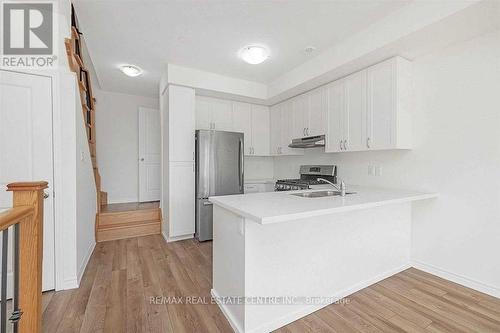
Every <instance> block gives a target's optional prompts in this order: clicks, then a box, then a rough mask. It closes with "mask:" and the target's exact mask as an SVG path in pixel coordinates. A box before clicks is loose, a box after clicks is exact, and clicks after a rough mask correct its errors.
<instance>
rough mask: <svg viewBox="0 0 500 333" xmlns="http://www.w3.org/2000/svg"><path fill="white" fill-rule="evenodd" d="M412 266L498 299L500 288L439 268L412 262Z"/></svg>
mask: <svg viewBox="0 0 500 333" xmlns="http://www.w3.org/2000/svg"><path fill="white" fill-rule="evenodd" d="M412 266H413V267H415V268H416V269H419V270H421V271H424V272H427V273H429V274H433V275H436V276H439V277H440V278H443V279H445V280H449V281H452V282H455V283H458V284H460V285H462V286H464V287H467V288H471V289H474V290H477V291H479V292H482V293H485V294H488V295H490V296H493V297H496V298H500V288H497V287H494V286H490V285H488V284H485V283H483V282H479V281H476V280H474V279H470V278H468V277H465V276H462V275H458V274H455V273H451V272H448V271H445V270H443V269H441V268H438V267H436V266H433V265H429V264H426V263H423V262H420V261H416V260H412Z"/></svg>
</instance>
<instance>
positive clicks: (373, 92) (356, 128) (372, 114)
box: [325, 57, 411, 152]
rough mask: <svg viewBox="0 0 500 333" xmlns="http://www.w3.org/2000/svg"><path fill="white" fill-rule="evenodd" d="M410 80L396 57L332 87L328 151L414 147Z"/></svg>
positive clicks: (407, 68)
mask: <svg viewBox="0 0 500 333" xmlns="http://www.w3.org/2000/svg"><path fill="white" fill-rule="evenodd" d="M409 79H410V63H409V62H408V61H407V60H404V59H402V58H400V57H396V58H392V59H389V60H387V61H384V62H382V63H379V64H377V65H374V66H372V67H369V68H368V69H365V70H362V71H359V72H356V73H354V74H352V75H349V76H347V77H345V78H343V79H341V80H338V81H335V82H332V83H331V84H329V85H328V86H327V89H328V113H327V114H328V117H327V118H328V121H327V124H328V130H327V145H326V148H325V151H326V152H341V151H364V150H382V149H409V148H411V120H410V113H409V108H408V103H409V92H410V85H409Z"/></svg>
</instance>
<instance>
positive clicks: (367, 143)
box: [366, 138, 371, 148]
mask: <svg viewBox="0 0 500 333" xmlns="http://www.w3.org/2000/svg"><path fill="white" fill-rule="evenodd" d="M366 147H368V148H371V147H370V138H366Z"/></svg>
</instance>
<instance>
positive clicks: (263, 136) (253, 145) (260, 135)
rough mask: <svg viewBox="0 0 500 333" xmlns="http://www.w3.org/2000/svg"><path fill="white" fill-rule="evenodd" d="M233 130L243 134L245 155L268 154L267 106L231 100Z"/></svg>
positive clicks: (268, 127) (268, 128)
mask: <svg viewBox="0 0 500 333" xmlns="http://www.w3.org/2000/svg"><path fill="white" fill-rule="evenodd" d="M232 130H233V131H235V132H241V133H244V134H245V155H255V156H269V130H270V126H269V108H268V107H267V106H262V105H255V104H249V103H241V102H233V129H232Z"/></svg>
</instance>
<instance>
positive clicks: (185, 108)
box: [168, 85, 195, 162]
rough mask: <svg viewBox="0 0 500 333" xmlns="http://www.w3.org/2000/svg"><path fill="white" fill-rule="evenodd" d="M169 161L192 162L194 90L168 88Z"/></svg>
mask: <svg viewBox="0 0 500 333" xmlns="http://www.w3.org/2000/svg"><path fill="white" fill-rule="evenodd" d="M168 95H169V96H168V103H169V105H168V117H169V150H170V152H169V155H170V156H169V161H170V162H174V161H175V162H182V161H184V162H185V161H194V132H195V110H194V108H195V96H194V89H191V88H186V87H179V86H173V85H171V86H169V89H168Z"/></svg>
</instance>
